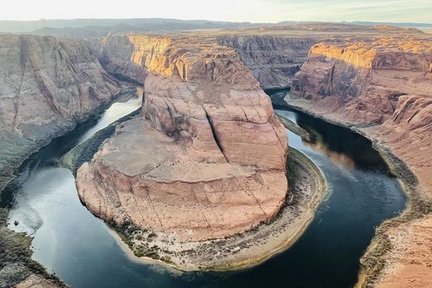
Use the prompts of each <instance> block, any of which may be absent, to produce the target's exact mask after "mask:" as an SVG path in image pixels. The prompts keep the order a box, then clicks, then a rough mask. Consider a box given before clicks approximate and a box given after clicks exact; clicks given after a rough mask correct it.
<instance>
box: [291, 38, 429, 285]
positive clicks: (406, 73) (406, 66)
mask: <svg viewBox="0 0 432 288" xmlns="http://www.w3.org/2000/svg"><path fill="white" fill-rule="evenodd" d="M291 91H292V93H293V94H294V96H295V97H294V96H293V97H291V99H290V100H288V102H289V103H290V104H291V105H294V106H297V107H300V108H302V109H305V110H307V111H310V112H313V113H315V114H317V115H320V116H322V117H324V118H326V119H330V120H332V121H335V122H338V123H342V124H344V125H348V126H353V127H355V128H356V129H358V130H359V131H361V132H362V133H364V134H365V135H366V136H368V137H370V138H371V139H374V140H376V142H377V143H378V145H379V146H380V147H387V148H389V149H390V150H391V151H392V152H393V153H394V154H395V155H396V156H397V157H398V158H400V159H401V160H403V161H404V162H405V163H406V164H407V165H408V167H409V168H410V169H411V170H412V171H413V172H414V174H415V176H416V177H417V179H414V178H413V177H410V175H409V174H406V173H405V174H402V175H400V176H405V180H406V183H405V184H406V185H407V189H408V191H409V192H410V195H411V202H410V207H409V208H408V210H407V212H406V213H405V214H404V216H403V217H402V218H401V220H402V219H403V220H402V221H400V222H405V223H403V224H400V223H399V222H393V224H391V225H385V226H384V227H389V226H392V228H389V229H387V228H384V231H382V235H384V237H385V238H381V239H386V240H385V241H388V242H389V245H390V247H392V248H391V252H388V253H384V255H383V256H382V257H381V258H380V259H378V262H377V263H379V262H380V261H383V262H384V263H385V266H384V267H385V268H384V270H383V273H382V274H381V276H380V278H378V279H369V280H368V281H372V280H374V281H377V282H376V283H375V284H376V285H377V286H378V287H411V285H412V283H419V285H420V284H421V285H424V286H425V287H426V286H430V285H432V283H431V282H430V279H431V278H430V277H428V275H429V274H430V272H431V271H432V270H431V268H430V267H431V264H430V263H431V262H430V257H431V253H430V251H429V252H427V250H428V248H427V247H428V246H430V241H431V239H432V238H431V234H430V233H429V234H428V233H425V232H424V231H425V229H426V230H427V229H432V215H431V214H430V213H432V205H431V203H432V178H431V175H432V159H431V158H430V157H429V155H430V154H431V153H432V40H431V39H427V38H423V39H420V38H413V37H409V38H404V37H399V38H380V39H373V38H372V39H370V38H369V39H357V40H355V39H354V40H348V41H343V40H339V41H328V42H324V43H320V44H317V45H315V46H314V47H313V48H312V49H311V51H310V53H309V57H308V60H307V61H306V63H305V64H304V65H303V66H302V68H301V71H300V72H299V73H297V74H296V76H295V79H294V81H293V87H292V90H291ZM305 100H306V101H305ZM399 172H400V171H399ZM416 218H421V219H420V220H416ZM382 235H380V236H379V237H381V236H382ZM429 250H430V249H429ZM368 257H372V258H374V257H375V256H373V253H369V254H368V255H366V258H365V259H363V261H364V262H368V261H369V260H368V259H370V258H368ZM412 259H415V261H411V260H412ZM372 266H373V265H372ZM370 268H371V267H370ZM376 268H377V267H372V270H373V269H376ZM394 279H398V280H397V283H395V281H394ZM413 281H414V282H413ZM395 285H396V286H395Z"/></svg>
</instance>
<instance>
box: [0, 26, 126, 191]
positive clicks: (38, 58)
mask: <svg viewBox="0 0 432 288" xmlns="http://www.w3.org/2000/svg"><path fill="white" fill-rule="evenodd" d="M0 66H1V68H2V69H1V71H0V75H1V76H0V143H1V145H0V191H1V190H3V188H4V187H5V185H6V183H7V182H8V181H10V180H11V177H12V176H13V171H14V169H16V168H17V167H18V166H19V165H20V164H21V163H22V162H23V161H24V160H25V159H26V158H28V157H29V156H30V155H31V154H32V153H33V152H35V151H36V150H37V149H39V148H41V147H42V146H44V145H46V144H47V143H48V142H49V141H50V140H51V139H53V138H54V137H57V136H59V135H61V134H63V133H65V132H66V131H68V130H70V129H72V128H73V127H75V125H76V124H77V123H78V122H81V121H83V120H85V119H87V118H88V117H89V116H90V115H91V114H92V113H94V112H95V110H96V109H98V108H99V107H100V106H101V105H102V104H104V103H107V102H109V101H110V100H111V99H112V98H113V96H114V95H116V94H117V93H118V92H119V90H120V89H119V86H118V84H116V83H115V82H114V81H113V80H112V79H111V78H110V77H109V76H108V74H107V73H106V72H105V71H104V70H103V68H102V67H101V65H100V64H99V61H98V59H97V56H96V54H95V53H94V52H93V51H92V50H91V49H90V48H89V46H87V45H86V44H84V43H78V42H74V41H66V40H64V41H59V40H56V39H55V38H52V37H37V36H29V35H21V36H18V35H11V34H3V35H0Z"/></svg>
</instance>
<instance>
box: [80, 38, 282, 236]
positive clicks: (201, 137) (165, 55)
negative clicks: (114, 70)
mask: <svg viewBox="0 0 432 288" xmlns="http://www.w3.org/2000/svg"><path fill="white" fill-rule="evenodd" d="M129 37H130V36H129ZM134 37H135V38H130V39H134V41H135V43H136V44H135V45H137V46H139V47H140V49H139V50H138V51H139V53H135V54H134V55H133V57H132V59H134V61H133V62H135V63H142V65H143V66H144V67H145V69H146V71H148V76H147V77H146V79H145V84H144V104H143V109H142V117H139V118H137V119H134V120H131V121H129V122H126V123H124V124H123V125H122V126H121V127H119V128H118V129H117V131H116V133H115V135H114V136H113V137H111V138H110V139H109V140H108V141H107V142H106V143H105V144H104V145H103V146H102V148H101V149H100V150H99V152H98V153H97V154H96V155H95V156H94V158H93V159H92V161H90V162H89V163H85V164H84V165H83V166H82V167H81V168H80V169H79V170H78V173H77V186H78V190H79V194H80V197H81V199H82V201H83V202H84V203H85V205H86V206H87V207H88V208H89V209H90V210H91V211H93V212H94V213H95V214H96V215H98V216H100V217H101V218H103V219H105V220H108V221H114V222H115V223H117V224H120V225H121V224H124V223H133V224H134V225H136V226H138V227H139V228H141V229H149V230H151V231H154V232H155V233H157V235H158V236H159V237H164V236H165V237H166V238H167V239H175V240H177V241H180V242H186V241H200V240H208V239H214V238H221V237H226V236H230V235H234V234H236V233H240V232H243V231H246V230H249V229H251V228H253V227H255V226H257V225H258V224H259V223H262V222H265V221H269V220H271V219H272V218H273V217H274V216H275V215H276V214H277V213H278V212H279V210H280V208H281V207H282V205H283V203H284V201H285V197H286V194H287V180H286V175H285V165H286V153H287V137H286V134H285V129H284V127H283V126H282V125H281V124H280V123H279V121H278V120H277V118H275V115H274V113H273V109H272V106H271V102H270V100H269V98H268V97H267V95H265V93H264V92H263V91H262V90H261V88H260V85H259V83H258V82H257V81H256V80H255V79H254V78H253V76H252V74H251V73H250V71H249V70H248V69H247V68H246V67H245V66H244V64H243V63H242V62H241V61H240V59H239V57H238V56H237V54H236V52H235V51H234V50H233V49H231V48H227V47H223V46H219V45H217V43H216V42H215V41H214V39H211V38H208V39H205V38H199V37H198V38H191V37H187V38H183V37H171V38H168V37H156V36H155V37H147V36H134Z"/></svg>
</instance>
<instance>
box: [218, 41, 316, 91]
mask: <svg viewBox="0 0 432 288" xmlns="http://www.w3.org/2000/svg"><path fill="white" fill-rule="evenodd" d="M318 39H319V37H318V36H317V35H313V36H312V37H307V36H306V35H304V36H303V35H299V36H297V37H294V36H292V37H288V36H284V35H276V36H275V35H246V36H242V35H223V36H218V38H217V40H218V43H219V44H221V45H223V46H228V47H232V48H234V49H235V50H236V51H237V53H238V54H239V55H240V58H241V60H242V61H243V62H244V63H245V65H246V66H247V67H248V68H249V69H251V71H252V74H253V75H254V76H255V78H256V79H257V80H258V81H259V82H260V84H261V86H262V87H263V88H264V89H267V88H278V87H288V86H291V82H292V79H293V77H294V75H295V73H297V72H298V71H299V70H300V67H301V65H302V64H303V63H304V62H305V60H306V57H307V55H308V52H309V49H310V47H312V46H313V45H314V44H315V43H316V42H318V41H319V40H318Z"/></svg>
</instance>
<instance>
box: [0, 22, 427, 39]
mask: <svg viewBox="0 0 432 288" xmlns="http://www.w3.org/2000/svg"><path fill="white" fill-rule="evenodd" d="M324 24H325V25H324ZM285 25H289V26H293V25H294V26H304V25H306V26H309V29H315V30H325V29H331V30H334V29H345V28H347V27H348V26H349V27H351V28H352V29H354V30H355V29H358V28H356V27H355V26H357V27H358V26H359V25H360V26H373V25H390V26H397V27H407V28H420V29H432V24H430V23H391V22H365V21H363V22H362V21H357V22H335V23H320V22H312V21H304V22H295V21H285V22H280V23H276V24H274V23H273V24H269V23H250V22H223V21H207V20H179V19H164V18H132V19H71V20H65V19H57V20H38V21H0V32H9V33H26V34H35V35H51V36H56V37H63V38H93V37H101V36H105V35H107V34H108V33H110V32H117V33H122V32H135V33H139V32H147V33H169V32H176V31H186V30H197V29H238V28H255V27H262V26H285ZM311 25H312V26H311ZM320 25H323V27H319V26H320Z"/></svg>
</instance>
